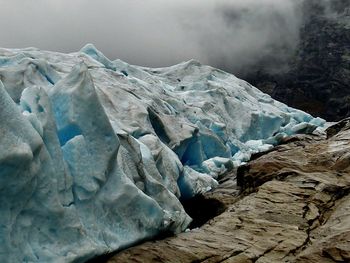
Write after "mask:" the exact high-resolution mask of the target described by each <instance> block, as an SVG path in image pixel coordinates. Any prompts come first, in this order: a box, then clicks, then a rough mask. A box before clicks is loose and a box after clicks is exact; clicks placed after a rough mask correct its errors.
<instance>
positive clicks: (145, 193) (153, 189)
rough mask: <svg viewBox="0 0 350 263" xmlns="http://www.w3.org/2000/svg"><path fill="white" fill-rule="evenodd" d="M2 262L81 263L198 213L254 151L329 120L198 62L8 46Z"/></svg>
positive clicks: (89, 48) (2, 68) (3, 61)
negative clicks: (143, 61)
mask: <svg viewBox="0 0 350 263" xmlns="http://www.w3.org/2000/svg"><path fill="white" fill-rule="evenodd" d="M0 108H1V110H0V121H1V125H0V132H1V136H0V146H1V148H0V198H1V202H0V262H9V263H12V262H13V263H17V262H85V261H86V260H88V259H90V258H92V257H94V256H96V255H101V254H105V253H109V252H112V251H117V250H120V249H123V248H125V247H128V246H131V245H132V244H135V243H137V242H140V241H142V240H145V239H149V238H153V237H155V236H157V235H159V234H161V233H162V232H169V231H170V232H173V233H178V232H181V231H184V230H185V229H186V227H187V226H188V225H189V223H190V221H191V218H190V217H189V216H188V215H187V214H186V212H185V211H184V209H183V207H182V205H181V203H180V201H179V200H181V199H186V198H190V197H192V196H194V195H196V194H199V193H203V192H205V191H209V190H211V189H213V188H215V187H216V186H217V185H218V183H217V180H216V179H217V178H218V177H219V176H220V175H221V174H223V173H225V172H226V171H228V170H230V169H233V168H234V167H235V166H238V165H239V164H240V163H242V162H246V161H248V160H249V158H250V156H251V154H252V153H256V152H260V151H264V150H268V149H270V148H271V147H273V145H276V144H278V143H279V142H280V141H281V140H282V139H283V138H285V137H286V136H289V135H292V134H296V133H309V132H312V131H313V130H315V129H316V128H317V127H319V126H322V125H323V124H324V120H322V119H320V118H313V117H312V116H311V115H309V114H307V113H304V112H302V111H299V110H296V109H293V108H290V107H288V106H286V105H284V104H282V103H280V102H277V101H275V100H273V99H272V98H271V97H270V96H268V95H266V94H264V93H262V92H260V91H259V90H257V89H256V88H254V87H252V86H251V85H250V84H248V83H247V82H245V81H243V80H240V79H238V78H236V77H235V76H233V75H231V74H228V73H225V72H223V71H221V70H218V69H214V68H212V67H209V66H205V65H201V64H200V63H199V62H197V61H194V60H191V61H188V62H184V63H181V64H178V65H175V66H172V67H167V68H145V67H139V66H133V65H129V64H127V63H125V62H123V61H121V60H115V61H111V60H109V59H108V58H106V57H105V56H104V55H103V54H102V53H101V52H100V51H98V50H97V49H96V48H95V47H94V46H93V45H91V44H89V45H86V46H85V47H84V48H83V49H82V50H81V51H79V52H76V53H71V54H62V53H55V52H48V51H40V50H38V49H34V48H29V49H0Z"/></svg>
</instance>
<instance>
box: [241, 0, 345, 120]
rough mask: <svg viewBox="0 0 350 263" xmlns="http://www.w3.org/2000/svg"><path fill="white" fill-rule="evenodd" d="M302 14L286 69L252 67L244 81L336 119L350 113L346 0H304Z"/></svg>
mask: <svg viewBox="0 0 350 263" xmlns="http://www.w3.org/2000/svg"><path fill="white" fill-rule="evenodd" d="M304 3H305V4H304V13H305V18H304V22H303V27H302V28H301V32H300V43H299V46H298V48H297V52H296V54H295V55H294V56H292V57H291V59H290V62H289V64H290V65H289V69H288V70H286V71H283V72H273V73H271V72H266V71H265V68H264V65H257V66H256V67H255V68H251V69H249V70H248V72H247V73H246V74H245V75H242V76H240V77H242V78H243V79H246V80H248V81H249V82H250V83H252V84H253V85H254V86H256V87H258V88H259V89H261V90H262V91H264V92H266V93H268V94H270V95H271V96H272V97H274V98H275V99H277V100H279V101H282V102H284V103H286V104H288V105H290V106H293V107H296V108H299V109H302V110H304V111H307V112H309V113H311V114H313V115H315V116H320V117H322V118H325V119H327V120H329V121H336V120H340V119H343V118H345V117H348V116H349V115H350V94H349V87H350V2H349V1H348V0H332V1H324V0H307V1H304Z"/></svg>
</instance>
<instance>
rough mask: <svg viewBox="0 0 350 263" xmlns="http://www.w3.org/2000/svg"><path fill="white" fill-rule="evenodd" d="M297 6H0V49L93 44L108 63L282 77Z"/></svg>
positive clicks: (238, 1)
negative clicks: (252, 70)
mask: <svg viewBox="0 0 350 263" xmlns="http://www.w3.org/2000/svg"><path fill="white" fill-rule="evenodd" d="M301 3H302V0H264V1H262V0H216V1H211V0H208V1H207V0H178V1H175V0H174V1H171V0H98V1H97V0H95V1H93V0H74V1H68V0H11V1H9V0H0V7H1V8H0V24H1V28H2V30H1V34H0V46H1V47H8V48H19V47H28V46H34V47H38V48H40V49H45V50H54V51H61V52H75V51H78V50H79V49H80V48H81V47H82V46H84V45H85V44H86V43H93V44H94V45H95V46H96V47H97V48H98V49H100V50H101V51H102V52H103V53H104V54H105V55H106V56H107V57H109V58H110V59H116V58H120V59H122V60H125V61H127V62H128V63H131V64H137V65H143V66H152V67H160V66H168V65H172V64H175V63H179V62H181V61H185V60H189V59H191V58H194V59H197V60H199V61H200V62H202V63H205V64H210V65H213V66H216V67H219V68H222V69H224V70H227V71H231V72H233V73H240V72H242V71H244V70H245V69H247V68H249V67H252V66H255V65H257V64H263V65H264V67H266V68H267V69H269V70H271V71H274V70H282V69H283V68H285V67H286V66H287V63H286V61H287V60H288V57H289V56H290V55H291V54H293V52H294V51H295V48H296V47H297V44H298V37H299V29H300V24H301V21H302V12H301Z"/></svg>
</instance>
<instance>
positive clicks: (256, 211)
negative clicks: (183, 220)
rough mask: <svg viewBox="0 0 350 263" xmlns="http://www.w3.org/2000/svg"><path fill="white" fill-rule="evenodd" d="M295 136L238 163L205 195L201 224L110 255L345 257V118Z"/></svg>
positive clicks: (349, 165) (349, 209) (348, 181)
mask: <svg viewBox="0 0 350 263" xmlns="http://www.w3.org/2000/svg"><path fill="white" fill-rule="evenodd" d="M328 131H329V133H328V138H326V136H323V137H322V136H316V135H312V136H311V135H309V136H300V137H294V138H291V139H289V140H287V141H286V142H285V144H284V145H280V146H278V147H276V148H274V149H273V150H272V151H270V152H269V153H266V154H265V155H261V154H260V155H257V156H255V159H254V160H252V161H251V162H249V163H248V164H246V165H245V166H242V167H240V168H239V169H238V172H237V182H238V185H239V187H237V186H236V185H235V180H234V176H233V175H232V174H231V176H228V177H226V178H224V179H223V182H222V184H221V186H220V187H219V188H218V189H216V190H215V191H214V192H213V193H210V194H208V195H207V196H206V198H210V199H217V200H219V201H220V202H221V203H222V204H224V205H225V207H226V210H225V212H223V213H222V214H221V215H219V216H217V217H215V218H214V219H212V220H210V221H209V222H208V223H206V224H205V225H203V226H202V227H200V228H197V229H193V230H191V231H189V232H186V233H182V234H180V235H177V236H175V237H169V238H166V239H164V240H160V241H152V242H147V243H144V244H142V245H139V246H137V247H134V248H130V249H128V250H125V251H122V252H121V253H119V254H117V255H115V256H114V257H112V258H110V259H109V260H108V262H109V263H113V262H142V263H145V262H177V263H182V262H183V263H185V262H206V263H209V262H225V263H236V262H247V263H248V262H259V263H262V262H269V263H270V262H305V263H306V262H307V263H310V262H315V263H316V262H349V261H350V195H349V193H350V154H349V149H350V125H349V121H348V120H345V121H344V122H343V123H341V124H338V125H337V126H334V127H333V128H330V129H329V130H328Z"/></svg>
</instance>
